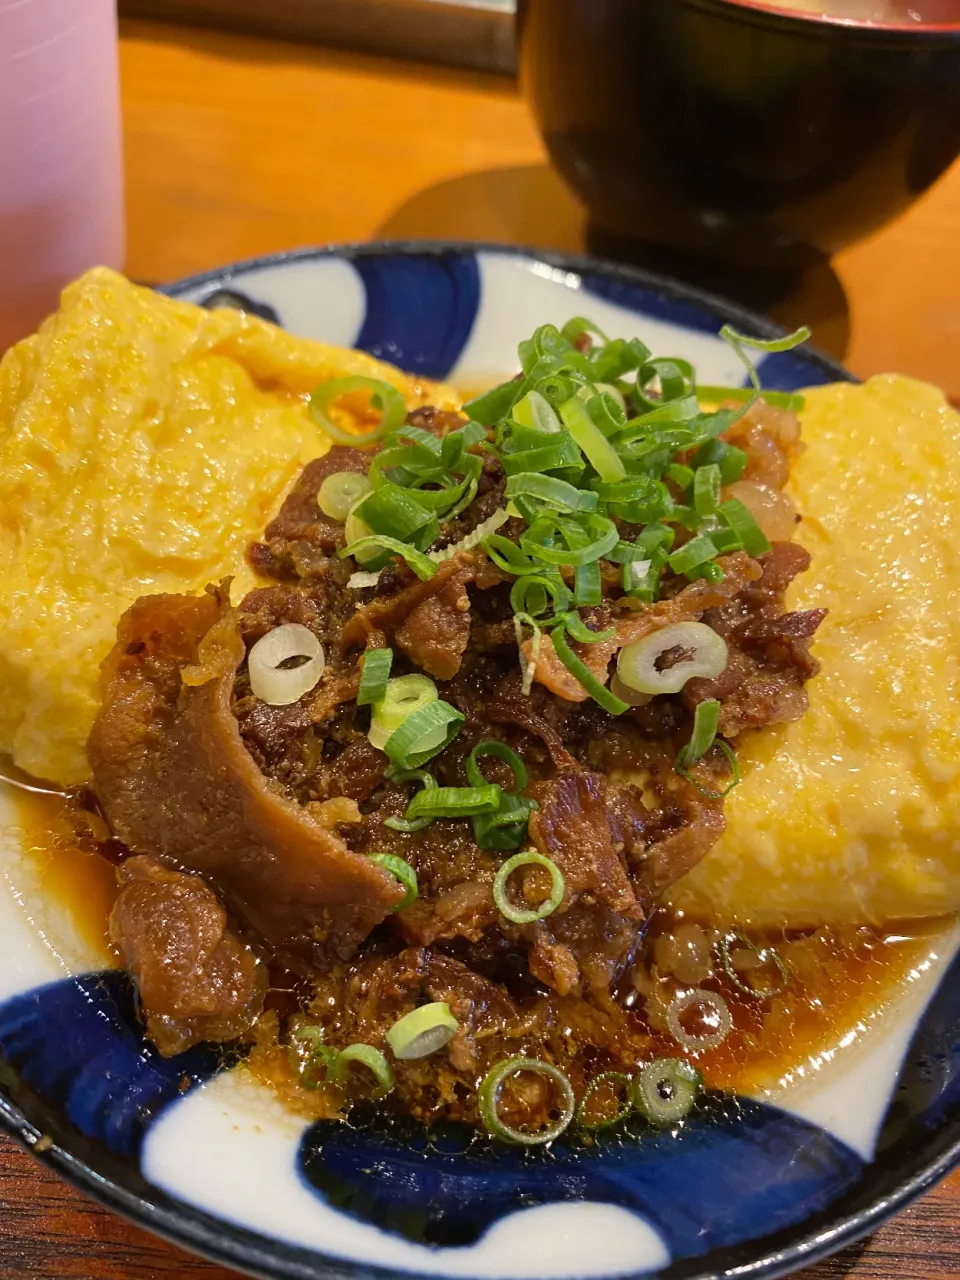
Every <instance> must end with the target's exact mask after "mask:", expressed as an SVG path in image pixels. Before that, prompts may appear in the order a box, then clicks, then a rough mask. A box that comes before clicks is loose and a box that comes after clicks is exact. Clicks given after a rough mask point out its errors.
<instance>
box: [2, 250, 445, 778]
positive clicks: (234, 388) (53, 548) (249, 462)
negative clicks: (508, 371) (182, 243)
mask: <svg viewBox="0 0 960 1280" xmlns="http://www.w3.org/2000/svg"><path fill="white" fill-rule="evenodd" d="M352 374H363V375H367V376H371V377H375V378H385V379H386V380H388V381H390V382H391V383H392V384H393V385H394V386H396V387H397V388H398V390H399V391H400V392H401V393H402V394H403V396H404V397H405V403H406V404H407V406H408V408H411V409H413V408H416V407H417V406H418V405H421V404H424V403H426V402H428V401H429V402H430V403H432V404H440V405H442V406H449V405H453V404H454V403H456V401H455V400H454V399H453V396H452V393H451V392H450V391H449V389H447V388H444V387H436V386H433V385H430V384H423V383H420V382H418V381H417V380H416V379H414V378H411V377H408V376H407V375H406V374H403V373H401V372H400V371H399V370H398V369H394V368H392V367H390V366H386V365H382V364H381V363H380V362H378V361H376V360H373V359H372V358H371V357H370V356H368V355H365V354H364V353H363V352H360V351H343V350H339V349H337V348H335V347H326V346H323V345H321V344H320V343H316V342H306V341H304V340H302V339H299V338H293V337H291V335H289V334H287V333H285V332H284V331H283V330H282V329H278V328H277V327H276V326H275V325H271V324H266V323H264V321H262V320H260V319H258V318H257V317H256V316H253V315H245V314H243V313H242V312H240V311H236V310H229V309H220V310H216V311H205V310H203V309H202V308H200V307H194V306H190V305H189V304H187V303H182V302H175V301H173V300H172V299H169V298H162V297H160V296H159V295H158V294H156V293H154V292H153V291H152V290H150V289H143V288H138V287H137V286H136V285H132V284H130V283H129V282H128V281H127V280H125V279H124V278H123V277H122V276H120V275H118V274H117V273H116V272H113V271H109V270H107V269H101V270H96V271H91V272H89V273H88V274H87V275H85V276H84V277H83V278H82V279H81V280H79V281H77V283H76V284H74V285H72V286H71V287H70V288H69V289H68V290H67V291H66V293H65V294H64V298H63V304H62V306H61V308H60V311H59V312H57V314H56V315H54V316H52V317H51V318H50V319H49V320H48V321H47V322H46V323H45V324H44V325H43V327H42V328H41V329H40V331H39V333H37V334H36V335H34V336H33V337H32V338H29V339H27V341H26V342H21V343H20V344H19V345H18V346H16V347H14V348H13V349H12V350H11V351H10V352H8V354H7V355H6V356H5V357H4V359H3V362H2V364H0V689H3V692H4V696H3V699H2V700H0V753H7V754H9V755H11V756H12V758H13V760H14V762H15V763H16V764H18V765H20V766H21V767H22V768H24V769H26V770H27V771H28V772H30V773H33V774H35V775H37V776H39V777H42V778H49V779H52V780H53V781H55V782H60V783H63V784H66V785H75V784H78V783H83V782H86V781H88V779H89V776H90V769H89V765H88V764H87V758H86V754H85V751H84V744H85V742H86V738H87V734H88V733H89V732H90V726H91V724H92V723H93V717H94V715H95V714H96V709H97V667H98V665H99V663H100V662H101V661H102V659H103V658H104V657H105V656H106V654H107V652H108V651H109V649H110V646H111V644H112V643H113V641H114V639H115V637H116V627H117V619H118V618H119V616H120V614H121V613H122V612H123V610H124V609H125V608H126V607H127V606H128V605H129V604H132V603H133V601H134V600H136V599H137V597H138V596H140V595H144V594H146V593H148V592H151V591H202V590H203V588H204V587H205V586H206V584H207V583H208V582H215V581H217V580H219V578H220V577H222V576H223V575H224V574H233V575H234V577H235V583H236V586H235V589H236V590H237V591H240V592H242V591H244V590H246V589H248V588H249V587H251V586H252V585H253V582H254V578H253V574H252V573H251V571H250V569H249V567H248V566H247V564H246V562H245V559H244V551H245V548H246V545H247V543H248V542H249V540H250V537H251V535H252V534H253V532H254V531H255V530H257V529H259V528H261V527H262V526H263V524H264V522H265V521H266V520H268V519H269V517H270V515H271V513H272V512H273V510H274V509H275V507H276V505H277V504H278V502H279V501H280V499H281V497H282V495H283V494H284V493H285V492H286V490H287V489H288V488H289V486H290V484H291V482H292V480H293V479H294V477H295V475H296V474H297V472H298V470H299V468H300V467H301V466H302V465H303V464H304V463H305V462H308V461H309V460H310V459H311V458H313V457H315V456H316V454H317V453H319V452H320V451H321V450H322V449H323V448H324V447H325V443H324V436H323V433H322V432H321V431H320V430H319V429H318V428H317V426H316V424H315V423H314V422H313V421H312V419H311V418H310V416H309V414H308V413H307V411H306V406H305V403H304V399H303V396H304V393H305V392H309V391H310V390H312V388H313V387H315V386H316V385H317V383H318V382H319V381H321V380H322V379H324V378H337V377H344V376H347V375H352Z"/></svg>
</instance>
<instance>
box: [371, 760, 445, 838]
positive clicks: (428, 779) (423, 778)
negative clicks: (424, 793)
mask: <svg viewBox="0 0 960 1280" xmlns="http://www.w3.org/2000/svg"><path fill="white" fill-rule="evenodd" d="M387 777H388V779H389V781H390V782H419V783H420V785H421V786H422V787H424V788H426V789H428V790H429V789H431V788H433V787H436V786H438V785H439V784H438V783H437V780H436V778H435V777H434V776H433V774H432V773H427V771H426V770H425V769H406V770H392V769H391V771H390V772H389V773H388V774H387ZM430 821H431V819H430V818H416V819H414V820H413V821H412V822H411V821H410V820H408V819H407V818H384V820H383V825H384V826H385V827H389V828H390V830H391V831H399V832H400V833H401V834H402V835H407V836H409V835H413V833H414V832H415V831H422V830H423V829H424V827H429V825H430Z"/></svg>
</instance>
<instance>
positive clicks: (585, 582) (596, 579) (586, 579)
mask: <svg viewBox="0 0 960 1280" xmlns="http://www.w3.org/2000/svg"><path fill="white" fill-rule="evenodd" d="M573 582H574V586H573V603H574V604H575V605H577V607H578V608H589V607H591V606H593V605H598V604H599V603H600V601H601V600H602V599H603V580H602V578H601V576H600V561H599V560H594V561H593V563H592V564H581V565H577V568H576V572H575V574H574V579H573Z"/></svg>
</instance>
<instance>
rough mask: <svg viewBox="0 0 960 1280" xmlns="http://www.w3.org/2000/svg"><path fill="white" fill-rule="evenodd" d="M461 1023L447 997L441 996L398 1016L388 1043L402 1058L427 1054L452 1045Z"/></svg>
mask: <svg viewBox="0 0 960 1280" xmlns="http://www.w3.org/2000/svg"><path fill="white" fill-rule="evenodd" d="M459 1026H460V1023H459V1022H458V1021H457V1020H456V1018H455V1017H454V1016H453V1014H452V1013H451V1012H450V1006H449V1005H448V1004H447V1003H446V1001H445V1000H437V1001H434V1003H433V1004H424V1005H421V1006H420V1008H419V1009H414V1010H412V1011H411V1012H410V1013H408V1014H405V1015H404V1016H403V1017H402V1018H400V1019H398V1020H397V1021H396V1022H395V1023H394V1024H393V1026H392V1027H391V1028H390V1030H389V1031H388V1032H387V1044H389V1046H390V1048H391V1050H392V1051H393V1056H394V1057H395V1058H397V1059H398V1060H399V1061H401V1062H409V1061H412V1060H413V1059H415V1058H427V1057H429V1056H430V1054H431V1053H436V1052H437V1050H438V1049H443V1048H444V1047H445V1046H446V1045H448V1044H449V1043H450V1041H451V1040H452V1039H453V1037H454V1036H455V1035H456V1034H457V1030H458V1028H459Z"/></svg>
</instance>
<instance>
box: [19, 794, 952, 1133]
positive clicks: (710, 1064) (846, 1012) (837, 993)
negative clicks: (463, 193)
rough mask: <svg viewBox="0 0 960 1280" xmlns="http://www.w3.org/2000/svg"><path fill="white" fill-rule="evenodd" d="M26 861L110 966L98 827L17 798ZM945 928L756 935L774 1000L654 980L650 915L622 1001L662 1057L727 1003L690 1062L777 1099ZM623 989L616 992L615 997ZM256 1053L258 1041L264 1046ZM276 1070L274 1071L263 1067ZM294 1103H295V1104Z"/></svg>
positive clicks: (312, 1098)
mask: <svg viewBox="0 0 960 1280" xmlns="http://www.w3.org/2000/svg"><path fill="white" fill-rule="evenodd" d="M14 803H15V807H16V811H17V817H18V827H19V830H20V833H21V838H22V842H23V847H24V850H25V854H26V856H27V857H28V859H29V860H30V862H31V863H32V866H33V870H34V871H35V874H36V877H37V883H38V885H39V887H40V889H41V891H42V892H43V894H44V895H45V896H49V897H50V898H52V899H54V900H55V902H56V904H57V905H58V906H59V907H60V908H61V909H62V910H64V911H66V912H67V913H68V914H69V916H70V917H71V919H72V922H73V924H74V926H75V928H76V930H77V932H78V934H79V935H80V937H81V938H82V939H83V941H84V942H85V943H86V944H87V945H88V946H89V947H90V948H91V950H92V951H94V952H96V953H97V954H98V955H99V956H100V957H101V958H102V963H103V964H104V965H105V966H107V965H114V966H115V965H117V964H118V963H119V961H118V957H117V955H116V953H115V952H114V950H113V948H112V947H111V944H110V942H109V931H108V917H109V914H110V909H111V906H112V904H113V901H114V899H115V897H116V892H117V889H116V880H115V872H114V864H113V863H112V862H111V860H110V859H111V854H112V850H111V846H110V843H109V842H104V841H103V837H104V835H105V832H104V830H103V828H102V824H101V822H100V820H99V819H98V818H97V817H96V816H95V815H94V814H91V813H90V812H88V811H87V810H85V809H82V808H81V807H80V806H79V805H78V804H77V803H76V802H75V801H73V800H69V799H66V798H62V797H60V796H48V795H30V794H27V793H19V794H17V796H16V797H15V801H14ZM950 923H951V921H948V920H944V919H936V920H928V921H913V922H909V923H904V924H903V925H902V926H901V927H897V928H892V927H886V928H883V929H875V928H866V927H853V926H848V927H842V928H839V927H829V928H828V927H824V928H821V929H818V930H815V931H809V932H806V933H803V934H792V935H789V936H781V937H780V938H773V937H771V936H769V935H768V936H766V937H764V938H758V939H757V942H758V943H762V944H767V945H775V946H776V948H777V950H778V952H779V954H780V955H781V956H782V957H783V959H784V960H785V961H786V962H787V964H788V966H789V969H790V981H789V983H788V984H787V986H786V987H785V989H784V990H783V992H782V994H780V995H776V996H773V997H771V998H768V999H755V998H751V997H746V996H744V995H742V994H741V993H739V992H738V990H737V988H736V986H735V985H734V984H733V983H731V982H730V981H729V979H728V978H727V976H726V975H725V974H724V973H723V971H722V969H721V968H720V967H719V966H718V965H717V964H716V963H714V964H713V965H712V972H710V973H707V974H704V975H700V976H696V977H695V979H694V980H690V979H689V978H678V977H676V976H671V975H669V974H664V973H663V972H662V969H663V968H667V969H668V968H669V965H662V966H658V967H657V968H656V969H654V968H653V966H654V965H655V964H656V960H657V957H658V956H659V957H660V959H661V961H662V960H663V956H664V953H663V951H662V945H663V943H662V942H661V944H660V947H658V945H657V942H656V938H658V937H659V938H660V939H664V938H665V937H667V936H668V935H671V934H675V933H676V931H677V930H678V929H680V928H682V927H683V926H686V928H689V927H690V926H689V925H688V924H687V922H685V921H683V920H682V917H680V918H678V917H675V916H674V917H669V916H660V915H658V916H657V917H656V920H655V922H654V928H653V929H652V930H651V938H653V939H654V941H652V942H651V944H650V945H649V946H648V947H647V949H646V954H645V957H644V959H643V961H642V962H641V963H639V964H638V965H637V966H635V968H634V971H633V975H632V978H628V980H627V983H626V988H627V990H626V995H625V996H624V1001H625V1003H626V1004H627V1006H628V1007H630V1008H631V1009H632V1010H633V1011H634V1012H635V1013H636V1014H637V1016H638V1017H640V1018H641V1019H642V1020H643V1021H644V1023H645V1024H647V1025H649V1026H650V1027H651V1031H652V1035H653V1039H654V1052H655V1054H656V1055H658V1056H664V1057H675V1056H678V1055H682V1051H681V1050H679V1049H678V1046H677V1043H676V1041H675V1040H674V1039H673V1038H672V1037H671V1035H670V1033H669V1031H667V1030H666V1027H665V1025H664V1021H663V1013H664V1011H665V1009H666V1007H667V1005H668V1004H669V1002H670V999H671V998H672V995H673V993H674V992H675V991H676V990H677V989H680V990H683V989H685V988H689V987H691V986H699V987H702V988H703V989H704V990H706V991H710V992H715V993H718V994H720V995H722V996H723V998H724V1000H725V1001H726V1003H727V1005H728V1008H729V1009H730V1012H731V1015H732V1018H733V1024H734V1025H733V1030H732V1031H731V1033H730V1034H729V1035H728V1036H727V1038H726V1040H725V1041H724V1042H723V1043H722V1044H721V1045H720V1046H718V1047H717V1048H715V1049H711V1050H708V1051H705V1052H701V1053H699V1054H692V1055H682V1056H690V1057H691V1058H692V1060H695V1061H696V1062H697V1065H698V1066H699V1067H700V1068H701V1069H702V1071H703V1073H704V1076H705V1078H706V1082H707V1084H708V1085H709V1086H712V1087H714V1088H718V1089H724V1090H734V1091H736V1092H738V1093H741V1094H747V1095H751V1096H755V1097H756V1096H765V1095H770V1094H775V1093H777V1092H779V1091H781V1090H783V1089H785V1088H789V1087H791V1086H792V1085H794V1084H798V1083H800V1082H802V1081H803V1080H805V1079H809V1078H810V1077H811V1076H812V1075H814V1074H815V1073H816V1072H817V1070H818V1069H819V1068H820V1067H821V1066H822V1065H824V1064H825V1063H827V1062H829V1061H830V1060H832V1059H833V1058H834V1057H835V1056H836V1054H837V1053H839V1052H844V1051H846V1050H847V1049H849V1048H850V1047H851V1046H852V1045H854V1044H855V1043H856V1042H857V1041H858V1040H859V1039H860V1038H861V1037H862V1036H863V1035H864V1034H865V1033H866V1032H867V1031H868V1029H869V1028H870V1026H871V1024H873V1023H874V1022H875V1021H876V1020H877V1018H878V1017H879V1016H880V1015H881V1014H882V1013H883V1011H884V1010H885V1009H886V1008H887V1007H889V1005H890V1004H891V1003H893V1002H894V1001H895V1000H896V999H897V997H898V995H899V994H900V993H901V992H902V990H903V988H904V986H905V984H906V982H907V981H908V980H909V978H910V975H911V974H915V973H918V972H920V971H922V970H923V969H924V968H925V967H926V965H927V964H928V963H929V961H930V957H931V954H932V953H933V952H934V951H935V950H936V945H937V941H938V939H939V937H940V936H941V935H942V934H943V932H944V930H945V928H946V927H947V926H948V924H950ZM622 991H623V984H621V992H622ZM261 1047H263V1041H262V1040H261ZM255 1057H258V1058H259V1066H260V1067H261V1070H260V1071H258V1074H259V1075H261V1076H262V1077H263V1078H265V1079H269V1080H270V1081H271V1083H273V1084H275V1085H276V1086H277V1087H278V1088H280V1090H281V1092H282V1093H283V1094H284V1095H285V1096H286V1098H287V1100H288V1101H289V1102H291V1103H293V1104H296V1103H297V1101H299V1102H301V1103H302V1104H303V1105H302V1106H301V1107H300V1108H299V1109H303V1110H308V1111H315V1110H318V1109H322V1108H318V1106H317V1104H318V1103H319V1102H320V1100H319V1099H318V1098H317V1095H316V1094H313V1095H304V1092H303V1091H302V1090H300V1089H295V1090H293V1089H291V1088H290V1085H291V1080H290V1078H289V1076H287V1078H286V1079H284V1078H283V1077H284V1076H285V1075H286V1070H285V1067H284V1065H283V1064H284V1063H285V1061H286V1054H285V1053H279V1054H277V1053H276V1052H275V1051H274V1052H273V1053H267V1054H255ZM269 1063H272V1064H273V1066H274V1068H276V1069H275V1070H272V1069H270V1067H269V1066H268V1064H269ZM295 1094H299V1095H300V1098H299V1099H297V1098H296V1097H295Z"/></svg>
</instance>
